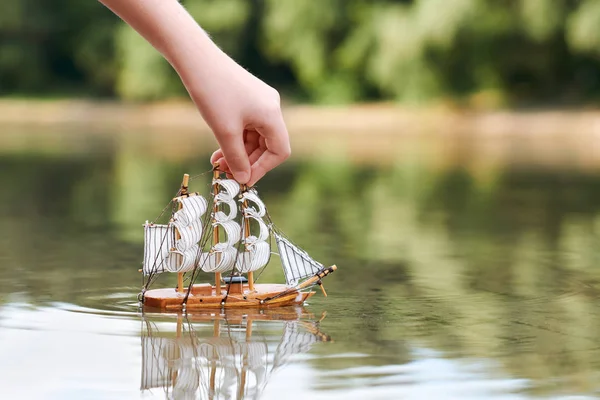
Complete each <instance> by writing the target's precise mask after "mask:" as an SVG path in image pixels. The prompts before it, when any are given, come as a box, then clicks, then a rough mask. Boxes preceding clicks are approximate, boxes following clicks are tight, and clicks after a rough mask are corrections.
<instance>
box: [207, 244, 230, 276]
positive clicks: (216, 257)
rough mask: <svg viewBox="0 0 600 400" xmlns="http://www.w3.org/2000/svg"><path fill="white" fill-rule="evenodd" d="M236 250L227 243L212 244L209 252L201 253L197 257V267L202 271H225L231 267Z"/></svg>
mask: <svg viewBox="0 0 600 400" xmlns="http://www.w3.org/2000/svg"><path fill="white" fill-rule="evenodd" d="M236 257H237V250H236V249H235V247H232V246H230V245H228V244H227V243H218V244H216V245H214V246H213V247H212V248H211V250H210V252H209V253H202V254H200V257H199V258H198V267H200V269H202V271H204V272H227V271H231V270H232V269H233V266H234V263H235V259H236Z"/></svg>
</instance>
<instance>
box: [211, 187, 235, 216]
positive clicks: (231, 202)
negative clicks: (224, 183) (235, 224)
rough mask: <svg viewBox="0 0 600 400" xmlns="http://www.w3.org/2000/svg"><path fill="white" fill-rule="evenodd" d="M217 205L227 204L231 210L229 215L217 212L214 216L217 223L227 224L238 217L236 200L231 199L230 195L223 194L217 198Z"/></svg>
mask: <svg viewBox="0 0 600 400" xmlns="http://www.w3.org/2000/svg"><path fill="white" fill-rule="evenodd" d="M215 204H216V205H217V206H220V205H222V204H227V206H228V208H229V213H225V212H224V211H217V212H216V213H215V215H214V218H215V221H218V222H225V221H231V220H233V219H235V217H237V203H236V202H235V199H234V198H233V197H231V196H230V195H229V194H228V193H225V192H221V193H219V194H217V195H216V196H215Z"/></svg>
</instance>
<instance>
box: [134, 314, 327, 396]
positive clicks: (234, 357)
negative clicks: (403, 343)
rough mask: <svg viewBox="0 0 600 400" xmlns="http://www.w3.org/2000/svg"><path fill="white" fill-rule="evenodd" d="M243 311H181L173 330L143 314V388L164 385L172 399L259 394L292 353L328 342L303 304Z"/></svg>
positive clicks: (304, 350) (161, 386)
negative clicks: (190, 312) (199, 312)
mask: <svg viewBox="0 0 600 400" xmlns="http://www.w3.org/2000/svg"><path fill="white" fill-rule="evenodd" d="M275 310H285V312H282V313H280V312H275ZM240 311H242V310H227V311H226V313H225V314H220V313H217V314H216V315H215V314H214V311H213V312H210V311H204V313H205V314H204V315H202V314H200V315H199V314H186V315H185V317H183V316H182V315H181V314H180V315H178V319H177V325H176V326H177V328H176V329H177V330H176V334H175V335H174V334H173V333H174V332H166V330H165V329H164V328H161V331H162V332H161V331H159V329H158V327H159V326H163V327H164V326H165V324H161V323H155V322H152V321H151V320H148V319H146V318H145V317H144V318H143V320H142V321H143V324H144V328H143V332H142V335H141V336H142V377H141V390H142V391H147V390H152V389H154V388H161V389H162V390H163V391H164V392H165V393H166V398H170V399H171V398H172V399H213V400H217V399H238V400H242V399H244V398H247V399H258V398H259V397H260V395H261V394H262V392H263V391H264V389H265V387H266V385H267V383H268V380H269V378H270V377H271V376H272V374H273V373H274V372H275V371H277V370H279V369H280V368H282V367H283V366H284V365H285V364H287V363H288V362H289V361H290V359H291V357H293V356H294V355H296V354H301V353H305V352H308V351H309V350H310V348H311V347H312V346H313V345H314V344H315V343H318V342H328V341H330V338H329V336H327V335H325V334H324V333H322V332H321V331H320V330H319V322H320V321H315V320H314V318H311V316H310V315H307V314H306V313H305V312H304V311H303V310H302V309H301V308H298V307H293V308H290V307H285V308H283V309H281V308H278V309H266V310H255V311H250V312H248V313H246V312H244V313H242V312H240Z"/></svg>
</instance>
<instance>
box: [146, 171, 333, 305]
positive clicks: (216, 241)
mask: <svg viewBox="0 0 600 400" xmlns="http://www.w3.org/2000/svg"><path fill="white" fill-rule="evenodd" d="M188 183H189V175H187V174H186V175H184V178H183V182H182V184H181V188H180V189H179V192H178V193H177V195H176V197H175V198H174V199H173V200H172V201H171V203H170V205H168V206H167V208H168V207H169V206H171V207H172V213H171V217H170V219H169V221H168V223H166V224H157V223H149V222H146V224H145V225H144V262H143V268H142V270H141V271H142V272H143V274H144V286H143V288H142V291H141V293H140V295H139V300H140V301H141V302H142V303H143V305H144V306H145V307H151V308H157V309H162V310H178V309H186V310H193V309H203V308H222V307H225V308H228V307H273V306H287V305H292V304H302V303H303V302H304V301H305V300H306V299H308V298H309V297H310V296H312V295H313V294H314V293H315V292H314V291H311V288H312V287H313V286H314V285H319V286H320V287H321V290H322V291H323V294H324V295H325V296H326V295H327V294H326V292H325V289H324V288H323V286H322V282H321V279H322V278H324V277H325V276H327V275H329V274H330V273H332V272H333V271H335V270H336V269H337V267H336V266H335V265H333V266H331V267H324V266H323V265H322V264H321V263H319V262H317V261H315V260H313V259H312V258H311V257H310V256H309V255H308V253H306V252H305V251H304V250H302V249H300V248H299V247H297V246H296V245H295V244H293V243H292V242H291V241H290V240H289V239H288V238H286V237H285V236H284V235H283V233H282V232H281V231H280V230H279V229H277V228H276V227H275V225H274V224H273V222H272V221H271V218H270V216H269V214H268V212H267V209H266V207H265V204H264V203H263V201H262V200H261V199H260V197H259V196H258V193H257V191H256V189H254V188H249V187H247V186H245V185H240V184H238V183H237V182H236V181H235V180H233V179H222V176H221V173H220V172H219V171H218V169H217V167H215V169H214V170H213V181H212V199H211V201H210V204H209V202H208V201H207V200H206V199H205V198H204V197H203V196H202V195H200V194H199V193H192V192H189V190H188ZM271 238H274V239H275V242H276V246H277V253H272V251H271V240H270V239H271ZM272 254H275V255H277V256H278V257H279V258H280V260H281V266H282V268H283V272H284V275H285V280H286V283H285V284H270V283H266V284H263V283H256V279H255V278H254V272H255V271H257V270H259V269H261V268H265V267H266V266H267V264H268V263H269V261H270V259H271V255H272ZM199 271H204V272H209V273H214V274H215V284H214V285H212V284H209V283H203V284H195V283H194V281H195V279H196V278H197V276H198V274H199ZM165 272H171V273H177V274H178V283H177V287H176V288H160V289H152V290H149V287H150V285H151V284H152V283H153V282H154V280H155V279H156V277H157V276H158V275H159V274H161V273H165ZM244 275H245V276H244ZM184 280H188V281H189V282H188V284H187V288H186V287H184Z"/></svg>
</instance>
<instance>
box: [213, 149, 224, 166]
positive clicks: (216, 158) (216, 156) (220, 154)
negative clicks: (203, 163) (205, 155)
mask: <svg viewBox="0 0 600 400" xmlns="http://www.w3.org/2000/svg"><path fill="white" fill-rule="evenodd" d="M221 158H223V151H222V150H221V149H217V150H216V151H215V152H214V153H212V156H210V163H211V164H212V165H215V163H217V162H219V160H220V159H221Z"/></svg>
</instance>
